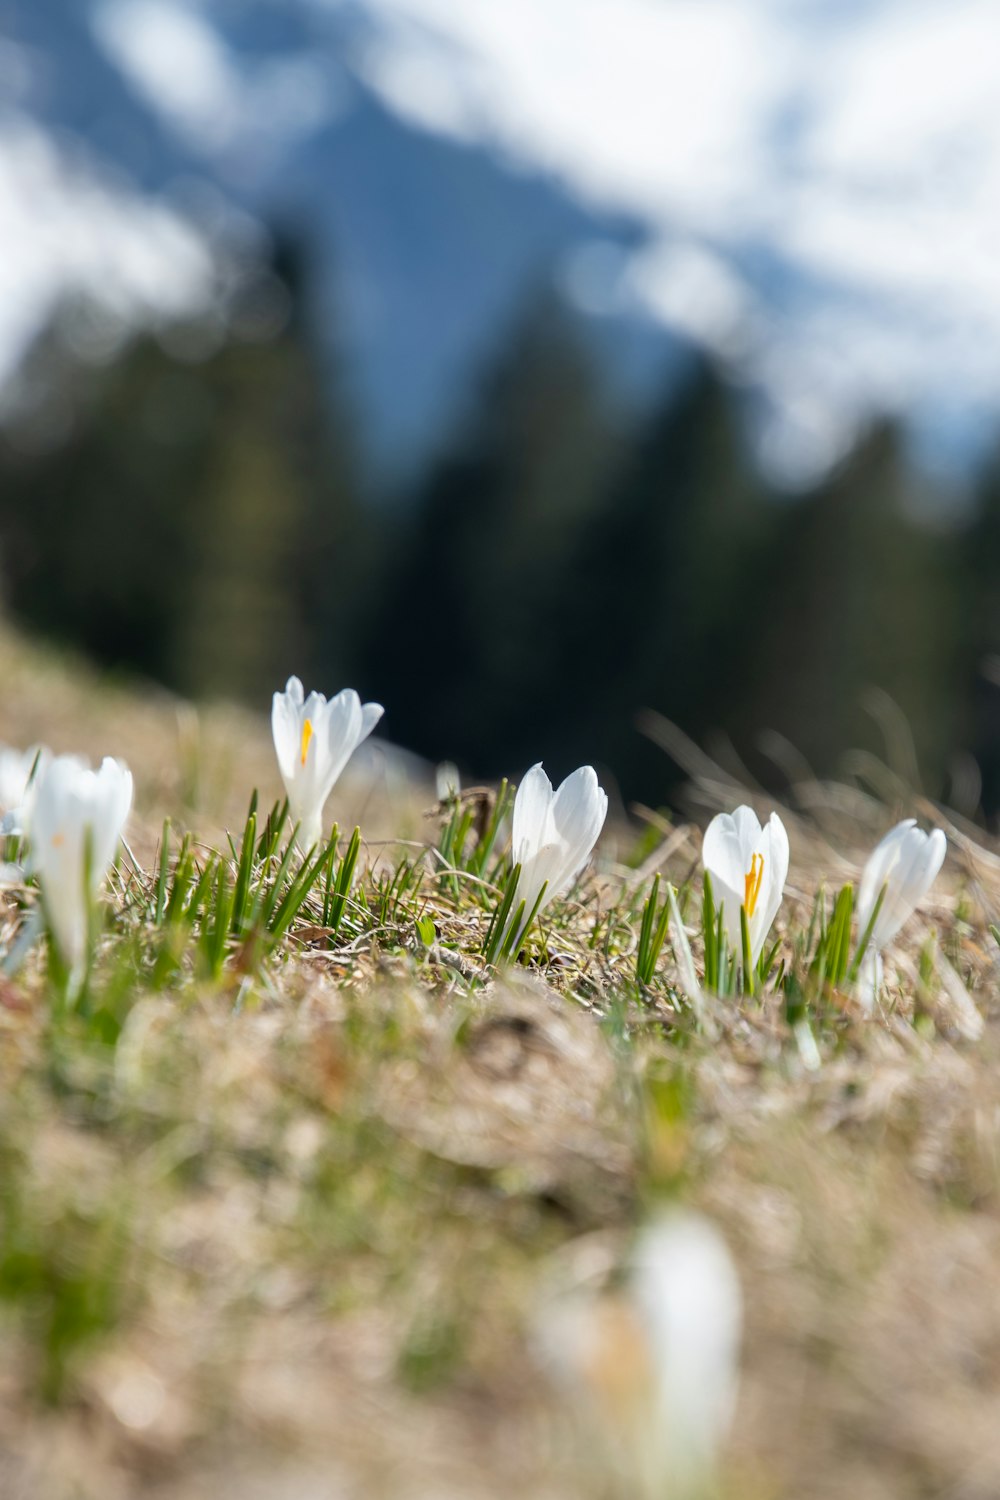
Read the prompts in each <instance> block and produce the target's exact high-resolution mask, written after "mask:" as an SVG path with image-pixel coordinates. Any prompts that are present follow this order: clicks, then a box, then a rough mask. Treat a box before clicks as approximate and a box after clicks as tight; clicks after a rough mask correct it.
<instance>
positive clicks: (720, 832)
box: [701, 807, 788, 967]
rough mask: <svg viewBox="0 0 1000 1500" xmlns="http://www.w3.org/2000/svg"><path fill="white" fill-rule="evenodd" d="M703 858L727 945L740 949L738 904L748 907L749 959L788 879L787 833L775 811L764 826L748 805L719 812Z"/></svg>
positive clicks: (755, 955)
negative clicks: (720, 915)
mask: <svg viewBox="0 0 1000 1500" xmlns="http://www.w3.org/2000/svg"><path fill="white" fill-rule="evenodd" d="M701 858H702V863H703V864H704V866H705V869H706V870H707V871H708V873H709V874H710V875H711V877H712V892H713V895H714V897H715V904H716V906H717V907H721V908H722V914H723V922H724V923H725V928H726V935H727V937H728V939H729V946H730V948H731V949H732V951H733V953H734V954H736V955H737V956H738V955H740V954H741V953H742V951H743V939H742V933H741V928H740V908H741V907H745V908H746V914H747V927H748V929H749V933H750V958H751V961H752V962H753V964H754V967H756V965H757V961H758V960H759V958H760V955H761V953H762V952H763V949H764V943H765V941H766V939H767V935H768V933H769V932H770V930H771V924H772V923H773V921H774V919H775V917H776V916H777V914H778V907H779V906H780V905H781V897H782V893H783V892H784V889H785V881H786V879H787V878H788V834H787V833H786V832H785V825H784V824H783V823H782V821H781V819H780V818H779V817H778V814H777V813H772V814H771V816H770V818H769V819H768V821H767V824H766V826H765V827H764V828H761V826H760V823H759V821H758V819H757V814H756V813H755V812H754V811H753V809H752V808H750V807H738V808H737V809H736V811H735V812H734V813H719V815H718V816H717V817H715V818H713V819H712V821H711V823H709V825H708V827H707V828H706V830H705V838H704V841H703V843H702V846H701Z"/></svg>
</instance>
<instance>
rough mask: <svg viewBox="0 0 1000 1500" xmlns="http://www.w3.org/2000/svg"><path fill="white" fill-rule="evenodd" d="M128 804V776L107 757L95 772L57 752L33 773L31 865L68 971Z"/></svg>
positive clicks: (79, 951)
mask: <svg viewBox="0 0 1000 1500" xmlns="http://www.w3.org/2000/svg"><path fill="white" fill-rule="evenodd" d="M131 806H132V773H131V771H130V770H129V769H128V767H127V766H126V765H125V764H124V762H123V761H120V760H112V759H111V757H110V756H106V757H105V759H104V760H103V761H102V762H101V766H100V769H99V770H97V771H92V770H91V769H90V767H89V766H88V765H87V762H86V761H84V760H81V759H79V758H78V757H77V756H75V755H57V756H56V757H55V758H54V759H52V760H49V761H48V762H47V763H46V764H45V765H44V766H41V767H40V768H39V771H38V775H37V776H36V778H35V785H34V794H33V797H32V799H31V809H30V817H29V822H28V838H29V841H30V845H31V868H32V871H33V873H34V874H35V875H37V876H38V882H39V885H40V887H41V892H42V901H43V904H44V907H45V916H46V919H47V921H48V924H49V929H50V932H51V934H52V937H53V939H54V941H55V945H56V947H57V949H58V950H59V955H60V957H61V958H62V960H63V962H64V963H65V965H66V967H67V969H69V971H70V973H71V975H73V974H76V975H77V976H78V975H79V972H80V969H81V966H82V964H83V961H84V959H85V957H86V952H87V928H88V917H89V913H90V908H91V905H92V903H93V901H94V898H95V897H96V895H97V892H98V889H99V887H100V885H101V882H102V881H103V880H104V877H105V875H106V874H107V872H108V870H109V868H110V866H111V862H112V860H113V859H114V857H115V854H116V852H117V849H118V844H119V841H120V839H121V836H122V830H123V829H124V827H125V819H126V818H127V817H128V814H129V809H130V808H131Z"/></svg>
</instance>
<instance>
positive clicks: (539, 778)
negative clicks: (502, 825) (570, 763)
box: [511, 761, 552, 865]
mask: <svg viewBox="0 0 1000 1500" xmlns="http://www.w3.org/2000/svg"><path fill="white" fill-rule="evenodd" d="M551 805H552V783H551V781H550V780H549V778H548V777H547V776H546V774H545V772H544V771H543V770H542V763H541V761H539V762H538V763H537V765H534V766H532V768H531V770H530V771H528V772H526V773H525V775H524V777H523V778H522V780H521V783H520V785H519V786H518V789H517V795H516V796H515V798H514V814H513V819H512V830H511V847H512V852H513V857H514V863H515V864H516V865H523V864H524V862H525V860H526V859H527V858H528V857H529V855H530V852H531V850H532V849H538V848H539V847H540V846H541V845H542V844H544V843H549V842H551V838H550V836H549V829H550V819H549V810H550V808H551Z"/></svg>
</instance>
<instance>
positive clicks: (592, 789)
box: [552, 766, 608, 891]
mask: <svg viewBox="0 0 1000 1500" xmlns="http://www.w3.org/2000/svg"><path fill="white" fill-rule="evenodd" d="M607 815H608V796H607V793H606V792H605V791H604V789H603V788H602V787H601V785H600V783H599V782H598V780H597V772H596V771H595V770H594V768H593V766H581V767H580V769H579V770H578V771H574V772H573V774H572V775H571V776H567V777H566V780H565V781H564V782H563V783H562V785H561V786H560V788H559V790H558V791H557V792H556V794H555V796H554V797H553V799H552V821H553V823H554V824H555V828H556V832H557V833H558V835H559V838H560V839H561V840H562V843H563V844H564V846H565V864H564V869H563V870H562V872H561V874H560V880H559V885H558V890H560V891H561V890H565V889H566V887H567V886H569V885H570V884H571V883H572V881H573V879H574V878H575V876H577V875H578V874H579V872H580V871H581V870H582V869H583V866H584V865H585V864H586V863H587V860H588V859H589V858H590V855H591V851H592V850H593V847H594V845H595V844H596V843H597V840H598V837H599V835H600V832H601V829H602V828H603V827H604V822H605V819H606V818H607Z"/></svg>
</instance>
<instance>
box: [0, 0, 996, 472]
mask: <svg viewBox="0 0 1000 1500" xmlns="http://www.w3.org/2000/svg"><path fill="white" fill-rule="evenodd" d="M998 64H1000V11H998V10H997V7H996V5H995V0H950V3H949V4H948V5H942V4H940V3H939V0H868V3H864V4H862V3H856V0H843V3H840V4H837V5H828V4H822V3H820V0H544V3H542V4H539V3H538V0H503V4H497V3H496V0H458V3H456V0H242V3H240V0H46V4H45V5H29V4H28V3H27V0H23V3H22V7H21V10H20V12H19V13H18V14H17V18H16V21H15V24H14V25H13V27H10V28H9V35H8V40H7V41H6V42H5V43H4V44H3V46H2V47H0V87H2V89H3V94H4V96H5V97H6V99H7V103H6V106H5V107H4V108H3V110H2V112H0V212H3V214H4V223H5V225H9V224H10V223H11V222H13V224H14V230H13V233H11V232H8V233H6V234H5V236H4V243H3V245H2V246H0V278H2V280H0V285H2V287H3V289H4V290H5V292H6V294H7V295H6V297H5V298H4V299H3V304H4V306H5V307H6V308H7V309H8V311H7V312H6V314H5V315H4V316H3V317H2V318H0V378H2V376H3V375H4V373H5V372H6V371H9V370H10V368H11V367H12V365H13V363H14V362H15V360H16V357H17V354H18V352H19V350H20V349H21V348H23V345H24V341H25V339H26V337H27V336H28V335H29V334H30V329H31V326H32V324H33V323H37V322H38V320H39V319H40V318H41V317H42V316H43V315H44V312H45V310H46V308H47V307H48V306H49V305H51V302H52V299H53V297H54V296H55V295H56V290H57V287H58V283H59V280H60V277H62V278H63V280H64V281H66V282H67V283H73V282H74V280H75V281H77V282H79V281H83V282H85V283H86V282H87V280H88V278H89V279H90V281H92V282H94V281H96V282H98V283H100V284H101V286H102V287H103V289H104V291H105V293H106V294H107V295H108V296H110V297H116V298H118V300H119V302H121V304H122V307H123V309H124V310H125V312H127V313H128V316H130V317H138V316H150V317H161V316H168V315H171V314H172V313H173V312H174V311H176V310H177V309H179V308H183V307H190V308H192V309H197V307H198V306H199V305H203V304H205V302H206V300H210V299H211V297H212V295H213V280H212V274H211V269H210V265H209V260H210V258H211V256H212V255H213V253H215V252H214V248H213V235H212V232H211V231H210V227H209V226H206V222H205V215H204V211H203V210H204V204H205V203H206V201H209V200H208V199H207V198H206V187H205V185H206V184H209V185H210V186H211V190H212V192H213V193H214V194H215V198H214V199H213V200H211V201H217V202H218V203H220V204H222V205H228V207H227V208H226V211H225V213H223V212H222V210H221V209H220V214H219V218H220V222H221V221H222V220H225V222H226V223H227V225H228V230H229V231H230V232H231V231H232V230H233V226H234V225H235V226H236V227H237V229H238V228H239V224H240V222H241V221H240V219H239V217H238V215H237V216H235V217H234V214H233V210H238V211H239V212H240V213H242V214H243V215H249V216H250V218H251V219H253V220H265V221H273V222H279V223H284V224H288V225H290V226H293V227H298V228H301V229H302V231H303V232H304V233H305V234H306V235H307V237H308V240H309V243H310V247H311V251H312V255H313V259H314V261H315V262H316V264H317V266H318V267H319V269H320V271H321V273H323V274H322V275H321V279H320V286H319V292H320V299H319V304H318V311H319V317H320V321H321V323H322V324H323V325H324V327H328V329H329V335H330V337H331V339H335V340H336V342H337V344H338V346H339V347H340V348H341V349H345V348H346V351H347V354H348V356H349V358H350V359H351V361H352V364H353V367H354V369H355V370H356V378H357V385H358V393H359V396H360V399H361V404H362V406H363V408H364V409H365V410H367V412H368V413H369V417H370V424H369V425H370V428H371V430H372V431H374V432H376V433H378V435H379V440H380V443H381V444H382V445H384V446H385V447H386V448H388V449H389V450H396V451H398V452H399V453H400V454H404V455H405V454H407V453H411V452H413V451H415V450H418V449H419V448H420V447H421V446H426V444H427V442H428V441H430V440H431V439H432V438H433V437H434V436H435V435H437V434H438V433H439V432H440V431H441V429H442V427H443V426H444V424H445V423H446V421H447V418H448V415H449V412H451V411H453V410H454V408H455V403H456V401H457V400H458V399H459V398H460V395H461V392H462V390H463V389H464V385H465V382H466V381H467V379H468V376H469V374H470V372H471V371H472V370H473V369H474V368H475V365H476V363H477V360H478V359H479V358H480V357H481V356H482V355H483V354H484V353H485V352H486V351H487V350H488V349H489V348H490V347H491V344H492V343H493V342H494V341H495V340H496V339H497V338H498V337H499V333H500V329H501V327H502V325H503V322H504V320H505V319H506V318H507V317H508V316H509V315H510V314H511V313H512V312H513V311H515V310H516V308H517V306H518V303H519V301H520V300H521V299H523V298H524V296H525V295H526V294H527V293H528V292H529V290H530V289H531V288H532V286H533V285H537V283H538V282H539V281H540V280H543V279H546V278H554V279H555V280H556V282H557V284H558V285H559V286H560V287H561V288H562V290H563V291H564V293H565V295H566V296H567V297H568V298H570V299H571V300H572V301H573V302H574V304H575V305H576V306H577V307H578V308H579V309H580V310H581V311H582V312H583V313H584V314H585V315H586V316H588V317H589V318H591V319H592V320H594V325H595V327H597V328H599V329H600V330H602V336H603V338H604V340H605V343H606V346H607V347H608V348H609V349H610V350H612V351H613V353H614V357H615V359H616V360H617V363H618V366H619V368H620V369H621V370H630V371H632V372H633V373H635V372H636V371H639V372H640V374H641V372H642V370H644V369H646V368H648V366H649V364H650V362H651V360H653V359H655V357H656V354H657V352H660V353H662V351H663V349H664V348H665V347H667V346H668V345H669V343H670V340H672V339H675V338H677V337H681V338H684V339H690V338H693V339H695V340H696V341H701V342H703V343H705V344H707V345H709V346H710V347H712V348H713V349H714V350H715V351H716V352H717V353H718V354H719V356H720V357H721V358H722V359H723V360H724V361H725V362H726V363H727V365H728V367H729V368H730V370H731V371H732V374H733V376H734V378H735V379H736V380H738V381H740V382H742V383H743V384H744V385H745V386H746V388H747V390H748V395H749V397H750V400H751V403H752V406H753V409H754V410H755V411H756V412H757V414H758V419H759V426H758V431H759V437H760V444H761V452H762V455H763V457H764V459H765V461H766V462H768V463H769V464H771V465H772V466H773V467H774V468H775V469H776V470H778V471H783V472H784V473H785V474H787V475H789V476H791V477H796V476H799V477H805V476H808V475H810V474H811V473H814V472H815V471H816V469H817V468H822V467H823V466H824V465H825V464H826V463H828V462H829V461H830V460H831V459H833V458H835V457H836V456H837V454H838V453H839V452H841V451H842V449H843V447H844V446H845V444H846V443H847V442H848V441H849V440H850V436H851V434H852V432H853V431H854V430H855V427H856V424H857V423H858V421H859V420H862V419H863V418H864V417H865V416H866V415H868V414H870V413H872V412H874V411H888V412H894V413H900V414H902V415H903V416H904V417H905V418H906V419H907V420H908V421H909V423H910V424H911V427H912V430H913V431H914V432H915V434H916V435H917V438H918V441H919V442H920V443H921V444H922V446H923V447H924V449H925V451H927V452H930V453H933V454H935V455H937V456H938V457H940V456H941V455H947V454H949V453H951V452H957V453H959V454H961V455H967V454H969V453H970V452H973V451H974V450H975V448H976V446H977V444H980V443H981V442H982V441H983V439H984V436H985V434H987V433H992V431H993V429H994V427H995V425H996V421H997V416H998V408H1000V254H998V251H1000V244H998V240H1000V89H998V88H997V86H996V76H997V70H998ZM81 141H82V142H84V143H85V145H86V150H85V151H82V149H81V147H80V145H79V144H78V143H79V142H81ZM73 142H76V143H77V144H73ZM33 164H34V165H33ZM39 164H41V169H40V170H38V167H39ZM192 202H196V203H198V204H200V205H202V213H201V215H200V217H197V218H196V219H192V217H191V213H190V205H191V204H192ZM5 205H6V208H5ZM39 205H41V208H40V207H39ZM57 207H58V211H57ZM60 213H61V214H62V218H60V217H59V215H60ZM226 214H228V219H227V218H226ZM76 224H78V225H79V226H80V227H79V228H76V227H74V225H76ZM60 226H62V227H61V228H60ZM251 238H252V236H251ZM140 246H141V247H142V249H141V251H140V249H139V247H140ZM122 289H124V290H122ZM11 308H14V309H16V312H14V313H12V312H10V311H9V309H11ZM123 315H124V314H123Z"/></svg>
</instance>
